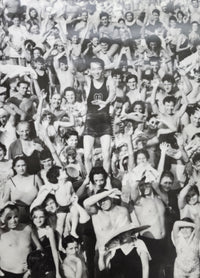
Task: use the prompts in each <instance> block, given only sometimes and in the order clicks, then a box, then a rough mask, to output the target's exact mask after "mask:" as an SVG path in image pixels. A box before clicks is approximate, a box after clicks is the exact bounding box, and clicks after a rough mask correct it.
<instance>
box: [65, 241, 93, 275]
mask: <svg viewBox="0 0 200 278" xmlns="http://www.w3.org/2000/svg"><path fill="white" fill-rule="evenodd" d="M62 244H63V247H64V249H65V250H66V251H65V252H66V257H65V259H64V260H63V265H62V267H63V272H64V275H65V278H76V277H79V278H87V277H88V275H87V270H86V265H85V261H84V258H83V255H82V254H81V250H80V245H79V243H78V240H77V239H76V238H74V237H73V236H67V237H66V238H64V240H63V243H62Z"/></svg>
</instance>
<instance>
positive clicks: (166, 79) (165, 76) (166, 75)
mask: <svg viewBox="0 0 200 278" xmlns="http://www.w3.org/2000/svg"><path fill="white" fill-rule="evenodd" d="M165 81H168V82H171V83H172V84H174V83H175V79H174V77H173V75H171V74H165V75H164V76H163V78H162V82H165Z"/></svg>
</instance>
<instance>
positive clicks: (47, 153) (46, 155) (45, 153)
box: [40, 149, 53, 160]
mask: <svg viewBox="0 0 200 278" xmlns="http://www.w3.org/2000/svg"><path fill="white" fill-rule="evenodd" d="M47 158H51V159H53V158H52V154H51V152H50V151H49V150H48V149H44V150H42V151H41V152H40V160H45V159H47Z"/></svg>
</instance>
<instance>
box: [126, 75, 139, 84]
mask: <svg viewBox="0 0 200 278" xmlns="http://www.w3.org/2000/svg"><path fill="white" fill-rule="evenodd" d="M132 78H134V79H135V81H136V82H138V78H137V75H135V74H129V75H128V76H127V77H126V82H128V81H129V80H130V79H132Z"/></svg>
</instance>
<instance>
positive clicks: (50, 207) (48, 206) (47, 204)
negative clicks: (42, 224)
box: [45, 198, 57, 213]
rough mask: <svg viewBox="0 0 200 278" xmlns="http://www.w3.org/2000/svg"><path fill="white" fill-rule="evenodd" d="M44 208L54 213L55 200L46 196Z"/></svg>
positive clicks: (55, 209)
mask: <svg viewBox="0 0 200 278" xmlns="http://www.w3.org/2000/svg"><path fill="white" fill-rule="evenodd" d="M45 210H46V211H48V212H51V213H56V211H57V204H56V202H55V201H54V200H53V199H51V198H48V199H47V200H46V202H45Z"/></svg>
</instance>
